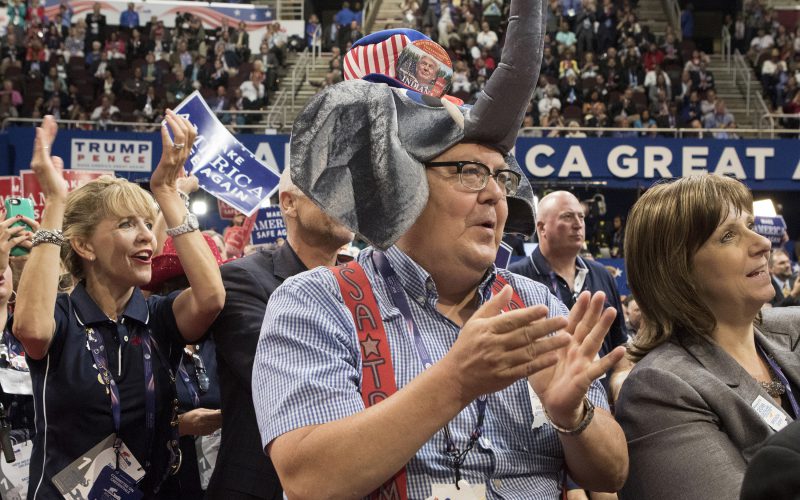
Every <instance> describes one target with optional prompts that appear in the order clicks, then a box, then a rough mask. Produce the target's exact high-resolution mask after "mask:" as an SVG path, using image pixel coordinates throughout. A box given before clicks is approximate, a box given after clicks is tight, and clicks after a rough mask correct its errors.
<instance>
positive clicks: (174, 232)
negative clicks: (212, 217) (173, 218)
mask: <svg viewBox="0 0 800 500" xmlns="http://www.w3.org/2000/svg"><path fill="white" fill-rule="evenodd" d="M198 229H200V223H199V222H198V221H197V216H196V215H195V214H193V213H192V212H186V215H185V216H184V217H183V223H182V224H181V225H180V226H177V227H173V228H170V229H167V236H172V237H173V238H174V237H176V236H180V235H182V234H185V233H191V232H192V231H197V230H198Z"/></svg>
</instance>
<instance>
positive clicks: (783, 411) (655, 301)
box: [616, 174, 800, 500]
mask: <svg viewBox="0 0 800 500" xmlns="http://www.w3.org/2000/svg"><path fill="white" fill-rule="evenodd" d="M752 212H753V199H752V197H751V194H750V192H749V191H748V189H747V188H746V187H745V186H744V185H743V184H742V183H741V182H739V181H737V180H735V179H731V178H729V177H723V176H718V175H710V174H709V175H703V176H696V177H684V178H681V179H678V180H676V181H674V182H669V183H662V184H657V185H655V186H653V187H651V188H650V189H649V190H648V191H647V192H646V193H645V194H644V195H643V196H642V197H641V198H639V201H637V202H636V204H635V205H634V206H633V208H632V209H631V212H630V216H629V218H628V227H627V232H626V233H625V261H626V262H625V263H626V267H627V270H628V283H629V285H630V289H631V291H632V292H633V294H634V295H635V296H636V301H637V303H638V304H639V308H640V309H641V312H642V324H641V327H640V328H639V331H638V332H637V333H636V337H634V338H633V340H632V343H631V346H630V347H629V354H630V355H631V356H632V357H633V358H634V359H635V360H638V364H637V365H636V366H635V367H634V368H633V370H632V371H631V373H630V375H628V378H627V380H625V383H624V384H623V385H622V389H621V390H620V396H619V401H618V403H617V406H616V417H617V420H618V421H619V423H620V425H621V426H622V428H623V430H624V431H625V436H626V438H627V440H628V450H629V453H630V456H631V470H630V476H629V477H628V482H627V483H626V484H625V487H624V488H623V489H622V491H621V492H620V496H621V498H623V499H628V498H630V499H641V498H647V499H652V500H659V499H665V500H666V499H673V498H703V499H707V500H714V499H719V500H723V499H725V500H727V499H731V498H739V492H740V489H741V486H742V481H743V478H744V475H745V470H746V467H747V463H748V461H749V460H750V459H751V458H752V457H753V454H754V453H755V452H756V451H757V450H758V449H759V448H760V447H761V446H762V444H763V443H764V441H765V440H766V439H767V438H768V437H770V436H771V435H773V434H774V433H775V432H776V431H779V430H780V429H782V428H783V427H785V426H786V425H787V424H788V423H789V422H791V421H792V420H795V419H797V417H798V416H800V407H798V398H800V393H799V392H798V391H799V390H800V350H798V347H797V346H798V339H800V312H798V311H797V310H796V309H797V308H794V307H792V308H778V309H770V310H767V311H763V313H762V314H763V317H762V316H759V311H761V307H762V306H763V305H764V303H766V302H768V301H769V300H770V299H771V298H772V295H773V294H774V290H773V289H772V284H771V283H770V275H769V270H768V264H767V259H768V257H769V251H770V242H769V240H767V239H766V238H764V237H763V236H760V235H759V234H757V233H756V232H754V225H753V215H752Z"/></svg>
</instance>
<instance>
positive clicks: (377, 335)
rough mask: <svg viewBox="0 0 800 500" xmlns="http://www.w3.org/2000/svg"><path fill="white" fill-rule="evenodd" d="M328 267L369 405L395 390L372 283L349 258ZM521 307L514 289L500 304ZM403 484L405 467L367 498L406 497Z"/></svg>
mask: <svg viewBox="0 0 800 500" xmlns="http://www.w3.org/2000/svg"><path fill="white" fill-rule="evenodd" d="M328 269H330V270H331V272H333V275H334V276H335V277H336V281H337V282H338V283H339V290H340V291H341V292H342V298H343V299H344V304H345V305H346V306H347V309H349V310H350V314H352V315H353V322H354V324H355V326H356V331H357V333H358V342H359V344H360V345H361V365H362V372H361V373H362V375H361V397H362V398H363V399H364V407H365V408H369V407H370V406H372V405H374V404H378V403H380V402H381V401H383V400H384V399H386V398H388V397H389V396H391V395H392V394H394V393H395V392H397V383H396V382H395V380H394V367H393V366H392V355H391V352H390V351H389V341H388V339H387V337H386V329H385V328H384V326H383V319H382V318H381V314H380V310H379V309H378V302H377V301H376V300H375V294H374V293H372V285H370V283H369V280H368V279H367V275H366V274H365V273H364V269H363V268H362V267H361V266H360V265H359V264H358V262H356V261H351V262H348V263H347V264H345V265H342V266H336V267H329V268H328ZM507 284H508V281H506V280H505V278H503V277H502V276H500V275H499V274H498V275H497V276H496V278H495V281H494V283H492V293H493V294H496V293H499V292H500V290H502V289H503V287H504V286H505V285H507ZM524 307H525V304H524V302H522V299H521V298H520V297H519V295H518V294H517V292H516V290H515V291H514V295H513V296H512V297H511V301H510V302H509V304H508V306H506V307H504V308H503V311H505V312H508V311H511V310H514V309H522V308H524ZM406 488H407V484H406V469H405V467H404V468H403V469H401V470H400V471H398V472H397V473H396V474H395V475H394V476H392V478H391V479H389V480H388V481H386V482H385V483H384V484H383V485H382V486H381V487H380V488H378V490H377V491H374V492H372V493H371V494H370V495H369V497H368V498H369V499H370V500H407V499H408V492H407V490H406Z"/></svg>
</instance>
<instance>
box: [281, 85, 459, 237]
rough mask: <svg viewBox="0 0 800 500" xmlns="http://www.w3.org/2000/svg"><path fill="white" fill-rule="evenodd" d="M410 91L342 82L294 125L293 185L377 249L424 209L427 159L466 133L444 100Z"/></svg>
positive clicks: (320, 96)
mask: <svg viewBox="0 0 800 500" xmlns="http://www.w3.org/2000/svg"><path fill="white" fill-rule="evenodd" d="M407 93H408V91H406V90H402V89H396V88H391V87H389V86H387V85H385V84H378V83H370V82H366V81H362V80H350V81H345V82H342V83H339V84H336V85H333V86H331V87H328V88H326V89H325V90H323V91H321V92H320V93H318V94H317V95H315V96H314V97H313V98H312V99H311V101H310V102H309V104H308V105H307V106H306V108H305V109H303V111H302V112H301V113H300V115H298V117H297V119H296V120H295V123H294V126H293V128H292V138H291V154H290V156H291V163H290V168H291V177H292V181H293V182H294V184H295V185H296V186H297V187H298V188H299V189H300V190H301V191H303V193H305V194H306V196H308V197H309V198H310V199H311V200H312V201H313V202H314V203H316V204H317V205H319V207H320V208H322V210H323V211H324V212H325V213H327V214H328V215H330V216H331V217H333V218H334V219H336V220H338V221H339V222H341V223H342V224H344V225H345V226H346V227H348V228H349V229H350V230H351V231H353V232H355V233H357V234H359V235H360V236H361V237H363V238H364V239H365V240H366V241H368V242H369V243H370V244H371V245H373V246H375V247H377V248H380V249H386V248H388V247H390V246H391V245H392V244H394V243H395V242H396V241H397V239H398V238H400V236H401V235H402V234H403V233H405V232H406V231H407V230H408V228H410V227H411V225H413V224H414V222H415V221H416V220H417V218H418V217H419V215H420V214H421V213H422V210H423V209H424V208H425V204H426V203H427V201H428V182H427V178H426V176H425V168H424V165H423V162H425V161H428V160H429V159H431V158H433V157H435V156H436V155H438V154H439V152H440V151H442V150H443V148H444V149H447V148H449V147H451V146H452V145H454V144H457V143H458V142H459V141H460V140H461V139H462V138H463V131H462V130H461V129H460V128H459V127H458V126H457V125H456V124H455V122H454V121H453V119H452V117H451V116H450V115H449V114H448V112H447V111H446V110H445V109H444V108H443V107H442V106H441V104H440V103H439V99H429V100H418V99H413V98H410V97H408V95H407ZM417 96H418V95H417ZM434 101H435V103H434ZM430 104H436V105H430Z"/></svg>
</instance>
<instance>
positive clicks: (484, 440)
mask: <svg viewBox="0 0 800 500" xmlns="http://www.w3.org/2000/svg"><path fill="white" fill-rule="evenodd" d="M480 441H481V446H483V447H484V448H491V447H492V440H491V439H489V438H487V437H485V436H481V438H480Z"/></svg>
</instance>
